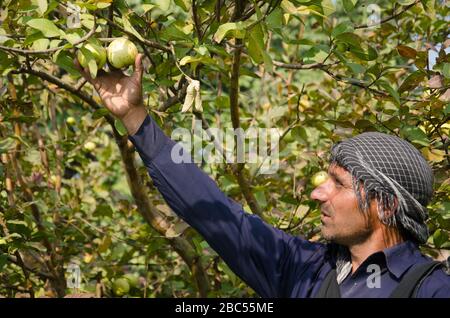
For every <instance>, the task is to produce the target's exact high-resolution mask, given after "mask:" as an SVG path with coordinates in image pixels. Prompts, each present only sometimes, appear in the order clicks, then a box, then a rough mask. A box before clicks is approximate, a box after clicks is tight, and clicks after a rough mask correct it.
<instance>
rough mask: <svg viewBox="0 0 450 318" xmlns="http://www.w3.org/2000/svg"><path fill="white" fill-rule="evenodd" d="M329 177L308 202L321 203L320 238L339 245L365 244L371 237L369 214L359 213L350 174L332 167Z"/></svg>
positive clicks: (334, 166) (371, 226)
mask: <svg viewBox="0 0 450 318" xmlns="http://www.w3.org/2000/svg"><path fill="white" fill-rule="evenodd" d="M328 175H329V178H328V179H327V181H325V182H324V183H322V184H321V185H320V186H318V187H317V188H316V189H314V191H313V192H312V193H311V198H312V199H313V200H317V201H319V202H320V209H321V212H322V216H321V220H322V235H323V237H324V238H325V239H326V240H328V241H333V242H335V243H338V244H342V245H353V244H357V243H359V242H363V241H365V240H366V239H367V238H368V237H369V236H370V234H371V233H372V229H373V222H372V218H371V215H372V213H364V212H362V211H360V209H359V207H358V201H357V198H356V193H355V191H354V190H353V187H352V176H351V174H350V173H349V172H348V171H347V170H345V169H344V168H342V167H339V166H337V165H331V166H330V168H329V169H328ZM370 210H372V209H370Z"/></svg>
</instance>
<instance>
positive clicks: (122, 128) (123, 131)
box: [114, 119, 128, 136]
mask: <svg viewBox="0 0 450 318" xmlns="http://www.w3.org/2000/svg"><path fill="white" fill-rule="evenodd" d="M114 127H116V129H117V131H118V133H119V134H120V135H121V136H125V135H126V134H127V133H128V132H127V129H126V128H125V126H124V125H123V123H122V122H121V121H120V120H118V119H116V120H115V121H114Z"/></svg>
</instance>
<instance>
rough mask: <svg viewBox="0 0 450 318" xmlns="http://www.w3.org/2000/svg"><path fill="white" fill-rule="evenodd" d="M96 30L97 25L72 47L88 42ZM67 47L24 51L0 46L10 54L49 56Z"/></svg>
mask: <svg viewBox="0 0 450 318" xmlns="http://www.w3.org/2000/svg"><path fill="white" fill-rule="evenodd" d="M95 29H96V25H95V23H94V27H93V28H92V29H91V30H90V31H89V33H88V34H86V35H85V36H84V37H82V38H81V39H79V40H78V41H75V42H74V43H73V44H72V46H76V45H78V44H80V43H83V42H85V41H86V40H88V39H89V38H90V37H91V36H92V35H93V34H94V33H95ZM66 45H67V44H65V45H62V46H58V47H54V48H51V49H46V50H23V49H17V48H13V47H9V46H3V45H0V49H1V50H4V51H10V52H15V53H20V54H47V53H53V52H56V51H59V50H61V49H64V48H65V47H66Z"/></svg>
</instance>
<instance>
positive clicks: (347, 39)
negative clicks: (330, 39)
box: [336, 32, 362, 47]
mask: <svg viewBox="0 0 450 318" xmlns="http://www.w3.org/2000/svg"><path fill="white" fill-rule="evenodd" d="M336 40H338V41H340V42H343V43H347V44H350V45H352V46H354V47H360V46H361V43H362V39H361V38H360V37H359V36H358V35H356V34H355V33H352V32H344V33H341V34H338V35H337V36H336Z"/></svg>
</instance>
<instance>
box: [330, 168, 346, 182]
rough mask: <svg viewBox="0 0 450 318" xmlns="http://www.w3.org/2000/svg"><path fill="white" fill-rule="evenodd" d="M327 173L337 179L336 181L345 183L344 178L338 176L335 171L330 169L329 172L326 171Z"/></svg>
mask: <svg viewBox="0 0 450 318" xmlns="http://www.w3.org/2000/svg"><path fill="white" fill-rule="evenodd" d="M328 173H329V174H330V176H332V177H333V179H335V180H337V181H338V182H340V183H342V184H345V183H346V182H345V180H344V179H342V177H340V176H338V175H337V174H336V172H334V171H330V172H328Z"/></svg>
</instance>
